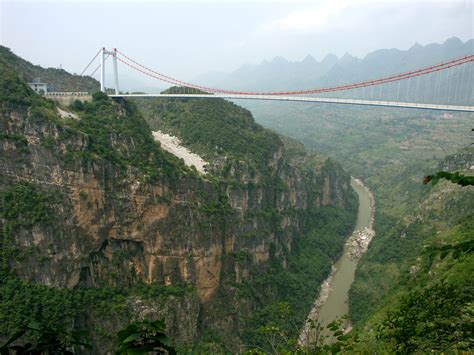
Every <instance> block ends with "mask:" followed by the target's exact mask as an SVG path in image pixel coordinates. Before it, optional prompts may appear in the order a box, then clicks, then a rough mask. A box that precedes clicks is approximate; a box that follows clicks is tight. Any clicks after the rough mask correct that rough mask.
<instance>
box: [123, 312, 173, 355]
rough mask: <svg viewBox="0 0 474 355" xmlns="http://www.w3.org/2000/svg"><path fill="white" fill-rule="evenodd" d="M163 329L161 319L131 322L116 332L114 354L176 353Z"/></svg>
mask: <svg viewBox="0 0 474 355" xmlns="http://www.w3.org/2000/svg"><path fill="white" fill-rule="evenodd" d="M164 331H165V322H164V321H163V320H158V321H149V320H144V321H142V322H135V323H132V324H130V325H129V326H128V327H127V328H125V329H123V330H121V331H120V332H118V334H117V338H118V348H117V351H116V352H115V354H116V355H132V354H149V353H155V354H176V351H175V350H174V349H173V347H171V346H170V345H168V343H169V339H168V337H167V336H166V334H165V333H164Z"/></svg>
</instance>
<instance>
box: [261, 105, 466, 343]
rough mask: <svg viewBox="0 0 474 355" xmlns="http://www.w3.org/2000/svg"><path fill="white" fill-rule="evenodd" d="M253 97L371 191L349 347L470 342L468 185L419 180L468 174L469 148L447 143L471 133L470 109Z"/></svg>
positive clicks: (277, 122)
mask: <svg viewBox="0 0 474 355" xmlns="http://www.w3.org/2000/svg"><path fill="white" fill-rule="evenodd" d="M253 106H254V108H255V110H254V112H255V116H256V117H257V119H259V121H260V122H264V123H265V124H266V125H268V126H270V127H273V128H275V129H277V130H279V131H280V132H282V133H285V134H288V135H290V136H292V137H294V138H297V139H300V140H301V141H303V142H304V143H305V144H306V145H307V146H308V147H310V148H314V149H317V150H319V151H321V152H323V153H325V154H328V155H329V156H331V157H332V158H334V159H335V160H336V161H339V162H343V164H344V167H345V168H346V169H347V170H349V171H351V173H352V174H353V175H354V176H356V177H360V178H362V179H363V180H364V182H365V183H367V184H368V185H369V187H370V188H371V189H372V191H373V192H374V194H375V197H376V207H377V209H376V218H375V231H376V237H375V238H374V240H373V241H372V243H371V245H370V247H369V250H368V251H367V253H366V254H365V255H364V256H363V258H362V260H361V262H360V263H359V266H358V270H357V272H356V280H355V282H354V284H353V285H352V288H351V291H350V317H351V320H352V321H353V323H354V324H355V325H356V327H355V334H356V335H358V336H360V338H361V340H360V342H359V343H358V345H357V350H358V351H361V352H364V351H365V352H371V351H373V350H374V349H377V350H378V351H382V352H383V351H387V352H397V351H398V352H410V351H411V352H413V351H418V352H429V351H431V350H433V351H452V350H465V349H467V348H468V346H467V345H466V344H467V343H469V342H470V341H471V342H472V340H469V337H468V336H467V335H466V332H465V327H466V325H468V324H470V323H471V324H472V311H471V310H470V308H469V307H470V306H469V304H471V303H472V298H470V297H471V296H469V293H470V294H471V295H472V288H471V287H470V285H469V279H472V275H473V270H472V240H473V239H472V235H473V231H474V226H473V225H472V223H470V222H468V221H469V220H472V219H473V218H474V216H473V215H472V211H473V210H474V205H473V201H474V196H473V194H472V187H471V186H466V187H462V186H459V185H456V184H452V183H451V182H447V181H441V180H439V179H437V178H435V180H439V182H438V183H437V184H436V186H431V185H423V184H422V179H423V176H424V175H426V173H427V172H430V171H437V170H441V169H443V170H445V169H447V170H450V171H456V170H458V171H459V172H458V173H452V174H451V173H442V174H440V176H439V177H448V180H450V178H452V179H453V180H455V181H454V182H463V183H462V184H461V185H466V184H465V183H464V181H465V180H470V179H471V177H470V176H469V173H467V174H466V173H463V172H462V170H463V169H466V167H468V165H469V164H468V163H467V162H469V161H472V152H471V153H469V150H466V149H463V150H462V151H460V152H457V150H458V149H459V148H462V147H463V146H466V145H468V144H470V143H471V141H472V138H471V137H470V136H469V131H470V128H471V125H472V117H471V116H470V115H468V114H453V117H449V118H445V117H442V116H441V115H440V114H438V113H436V112H428V111H425V112H421V111H399V110H395V109H393V110H369V109H364V110H363V109H357V108H354V109H352V108H344V109H341V108H337V107H333V108H329V107H318V106H309V105H299V106H296V105H293V106H290V105H288V106H286V108H285V107H282V106H281V105H280V106H279V105H278V104H275V105H272V107H271V111H270V110H269V106H268V105H263V104H262V105H257V104H255V105H253ZM470 150H472V148H470ZM453 153H456V154H455V155H453V156H450V157H448V158H447V159H446V160H445V161H443V163H441V164H440V159H441V158H443V157H445V156H446V155H447V154H453ZM470 154H471V155H470ZM443 180H444V179H443ZM428 251H429V252H428ZM430 255H431V257H430ZM448 291H449V292H450V293H449V294H444V292H448ZM428 295H432V297H431V296H428ZM423 297H424V298H425V299H423V300H422V298H423ZM445 303H446V304H448V303H449V304H451V305H445ZM430 304H432V305H437V307H431V306H430ZM404 315H406V317H404ZM451 327H456V328H457V331H453V328H451ZM435 328H436V329H439V331H437V330H436V329H435ZM404 329H405V330H404ZM424 336H426V338H425V339H424V338H423V337H424ZM469 346H470V347H471V348H472V346H473V345H472V344H471V343H469Z"/></svg>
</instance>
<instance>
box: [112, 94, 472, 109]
mask: <svg viewBox="0 0 474 355" xmlns="http://www.w3.org/2000/svg"><path fill="white" fill-rule="evenodd" d="M109 96H110V97H162V98H178V97H179V98H204V99H232V100H269V101H295V102H319V103H326V104H342V105H359V106H378V107H399V108H412V109H423V110H441V111H458V112H474V106H456V105H435V104H421V103H415V102H397V101H374V100H353V99H333V98H325V97H307V96H278V95H235V94H121V95H109Z"/></svg>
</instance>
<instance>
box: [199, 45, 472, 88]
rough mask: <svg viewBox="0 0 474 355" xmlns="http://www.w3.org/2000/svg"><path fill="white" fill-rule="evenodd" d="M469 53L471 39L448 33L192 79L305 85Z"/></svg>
mask: <svg viewBox="0 0 474 355" xmlns="http://www.w3.org/2000/svg"><path fill="white" fill-rule="evenodd" d="M472 53H474V40H473V39H470V40H468V41H466V42H462V41H461V40H460V39H459V38H457V37H452V38H449V39H447V40H446V41H445V42H444V43H441V44H440V43H431V44H428V45H426V46H422V45H420V44H418V43H415V44H414V45H413V46H412V47H411V48H409V49H408V50H399V49H379V50H376V51H374V52H371V53H369V54H367V55H366V56H365V57H364V58H362V59H360V58H357V57H354V56H352V55H350V54H349V53H346V54H345V55H344V56H342V57H341V58H338V57H337V56H335V55H334V54H328V55H326V56H325V57H324V58H323V59H322V60H321V61H317V60H316V59H315V58H314V57H313V56H311V55H310V54H308V55H307V56H306V57H305V58H304V59H303V60H302V61H299V62H298V61H296V62H291V61H288V60H287V59H285V58H283V57H275V58H274V59H273V60H271V61H267V60H264V61H263V62H262V63H260V64H257V65H249V64H245V65H243V66H241V67H240V68H238V69H237V70H235V71H233V72H231V73H217V72H211V73H207V74H204V75H201V76H199V77H197V78H196V79H195V82H197V83H199V84H203V85H210V86H213V87H222V88H228V89H236V90H240V89H242V90H243V89H245V90H294V89H308V88H314V87H319V86H326V85H337V84H342V83H349V82H355V81H359V80H366V79H371V78H375V77H379V76H382V75H389V74H394V73H400V72H404V71H407V70H411V69H415V68H418V67H421V66H426V65H429V64H435V63H439V62H442V61H444V60H447V59H450V58H455V57H460V56H464V55H468V54H472Z"/></svg>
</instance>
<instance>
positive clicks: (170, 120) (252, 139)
mask: <svg viewBox="0 0 474 355" xmlns="http://www.w3.org/2000/svg"><path fill="white" fill-rule="evenodd" d="M135 101H136V102H137V105H138V106H139V108H140V110H141V111H142V112H143V116H144V117H145V119H146V120H147V122H148V123H149V124H150V126H151V127H152V129H154V130H162V131H164V132H167V133H171V134H172V135H175V136H177V137H179V138H180V139H181V141H182V142H183V144H184V145H185V146H186V147H189V148H190V149H191V150H192V151H194V152H196V153H198V154H199V155H201V156H203V157H204V159H205V160H207V161H210V162H212V161H214V160H215V159H216V158H218V157H222V156H226V157H227V158H229V159H233V160H239V159H242V160H245V161H246V162H247V163H248V164H249V165H250V166H252V167H254V168H255V169H258V170H265V169H266V168H267V164H268V162H269V160H270V159H271V158H272V156H273V154H274V153H275V152H276V151H277V150H278V148H280V147H281V145H282V144H281V141H280V139H279V137H278V135H277V134H275V133H272V132H270V131H268V130H266V129H264V128H263V127H262V126H260V125H259V124H256V123H255V122H254V119H253V117H252V115H251V113H250V112H249V111H248V110H246V109H244V108H242V107H240V106H237V105H235V104H233V103H231V102H229V101H226V100H223V99H210V100H206V99H192V98H189V99H150V100H148V99H136V100H135Z"/></svg>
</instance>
